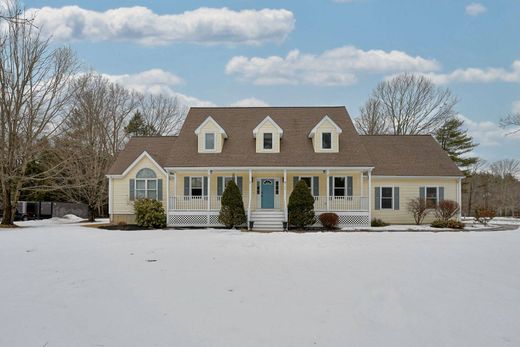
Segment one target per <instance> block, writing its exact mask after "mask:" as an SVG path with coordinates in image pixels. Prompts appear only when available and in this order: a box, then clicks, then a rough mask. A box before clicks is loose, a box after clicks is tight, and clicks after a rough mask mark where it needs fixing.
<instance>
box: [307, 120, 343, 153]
mask: <svg viewBox="0 0 520 347" xmlns="http://www.w3.org/2000/svg"><path fill="white" fill-rule="evenodd" d="M329 132H330V133H332V148H331V149H322V148H321V134H323V133H329ZM312 144H313V146H314V151H315V152H317V153H331V152H333V153H337V152H339V134H338V131H337V129H336V127H335V126H334V124H332V123H331V122H330V121H329V120H325V121H324V122H323V123H322V124H321V125H320V126H319V127H318V128H317V129H316V134H315V135H314V137H313V139H312Z"/></svg>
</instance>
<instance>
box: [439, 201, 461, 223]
mask: <svg viewBox="0 0 520 347" xmlns="http://www.w3.org/2000/svg"><path fill="white" fill-rule="evenodd" d="M459 209H460V206H459V204H458V202H456V201H453V200H442V201H439V203H438V204H437V206H436V207H435V216H436V217H437V219H440V220H442V221H444V222H448V221H449V220H450V219H452V218H453V217H455V215H456V214H457V213H458V212H459Z"/></svg>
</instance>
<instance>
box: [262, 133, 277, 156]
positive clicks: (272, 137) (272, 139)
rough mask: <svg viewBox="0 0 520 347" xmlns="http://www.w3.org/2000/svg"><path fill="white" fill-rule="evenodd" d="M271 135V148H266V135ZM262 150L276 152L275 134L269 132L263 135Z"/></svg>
mask: <svg viewBox="0 0 520 347" xmlns="http://www.w3.org/2000/svg"><path fill="white" fill-rule="evenodd" d="M267 134H269V135H271V148H266V147H265V135H267ZM262 149H263V150H264V151H273V150H274V133H272V132H267V133H262Z"/></svg>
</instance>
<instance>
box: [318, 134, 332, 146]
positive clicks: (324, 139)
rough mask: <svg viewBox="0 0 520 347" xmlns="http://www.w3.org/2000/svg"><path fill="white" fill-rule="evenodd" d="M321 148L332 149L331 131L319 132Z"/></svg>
mask: <svg viewBox="0 0 520 347" xmlns="http://www.w3.org/2000/svg"><path fill="white" fill-rule="evenodd" d="M321 148H322V149H332V133H329V132H327V133H321Z"/></svg>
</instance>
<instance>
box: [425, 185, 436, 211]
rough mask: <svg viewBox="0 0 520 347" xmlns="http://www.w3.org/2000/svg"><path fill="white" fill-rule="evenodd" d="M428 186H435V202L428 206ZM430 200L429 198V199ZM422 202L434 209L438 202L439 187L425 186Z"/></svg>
mask: <svg viewBox="0 0 520 347" xmlns="http://www.w3.org/2000/svg"><path fill="white" fill-rule="evenodd" d="M428 188H430V189H431V188H435V204H434V205H433V206H432V207H428ZM430 200H431V199H430ZM424 202H425V204H426V207H427V208H429V209H434V208H436V206H437V205H438V204H439V187H438V186H426V187H424Z"/></svg>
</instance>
